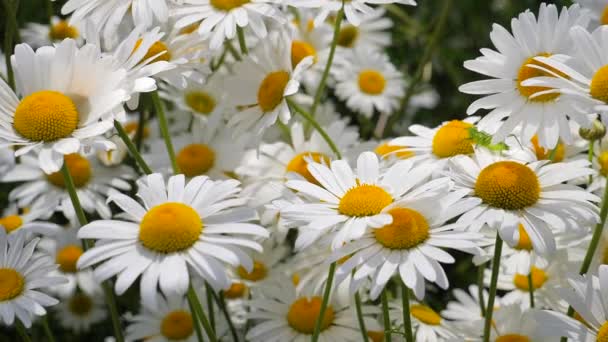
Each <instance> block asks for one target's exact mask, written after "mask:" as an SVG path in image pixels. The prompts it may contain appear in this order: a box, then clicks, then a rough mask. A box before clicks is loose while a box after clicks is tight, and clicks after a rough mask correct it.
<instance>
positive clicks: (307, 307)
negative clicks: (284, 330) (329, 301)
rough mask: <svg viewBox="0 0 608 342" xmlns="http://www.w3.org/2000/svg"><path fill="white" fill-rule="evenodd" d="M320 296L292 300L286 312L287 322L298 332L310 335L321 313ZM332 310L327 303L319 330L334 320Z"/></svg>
mask: <svg viewBox="0 0 608 342" xmlns="http://www.w3.org/2000/svg"><path fill="white" fill-rule="evenodd" d="M321 302H322V299H321V297H318V296H315V297H312V298H310V299H308V298H300V299H298V300H296V301H295V302H293V303H292V304H291V306H290V307H289V311H288V312H287V322H288V323H289V326H290V327H292V328H293V329H294V330H296V331H297V332H299V333H302V334H307V335H312V333H313V332H314V329H315V324H316V322H317V318H318V317H319V314H320V313H321ZM334 317H335V315H334V310H333V308H332V306H331V305H328V306H327V308H326V309H325V313H324V314H323V318H322V319H321V331H323V330H325V329H327V328H329V327H330V326H331V325H332V323H333V322H334Z"/></svg>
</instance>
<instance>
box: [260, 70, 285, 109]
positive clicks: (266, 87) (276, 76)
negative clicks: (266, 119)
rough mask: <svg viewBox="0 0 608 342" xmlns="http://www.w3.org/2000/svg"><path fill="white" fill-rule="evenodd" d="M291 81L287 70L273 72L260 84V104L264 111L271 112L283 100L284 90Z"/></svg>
mask: <svg viewBox="0 0 608 342" xmlns="http://www.w3.org/2000/svg"><path fill="white" fill-rule="evenodd" d="M287 82H289V73H288V72H287V71H282V70H281V71H275V72H271V73H269V74H268V75H266V77H265V78H264V80H262V83H261V84H260V88H259V89H258V105H259V106H260V108H262V110H263V111H264V112H270V111H272V110H273V109H275V108H276V106H278V105H279V104H280V103H281V100H283V92H284V91H285V87H286V86H287Z"/></svg>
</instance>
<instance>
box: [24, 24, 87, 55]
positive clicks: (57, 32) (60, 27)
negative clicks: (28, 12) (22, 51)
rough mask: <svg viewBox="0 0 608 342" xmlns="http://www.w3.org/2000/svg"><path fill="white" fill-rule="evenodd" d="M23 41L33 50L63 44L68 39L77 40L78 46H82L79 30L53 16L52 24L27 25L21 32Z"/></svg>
mask: <svg viewBox="0 0 608 342" xmlns="http://www.w3.org/2000/svg"><path fill="white" fill-rule="evenodd" d="M20 33H21V39H22V40H23V42H24V43H27V44H28V45H29V46H31V47H32V48H33V49H37V48H39V47H42V46H47V45H53V44H55V43H61V41H63V40H64V39H66V38H72V39H75V40H76V41H77V42H78V45H82V41H83V40H82V37H81V36H80V32H79V30H78V28H76V27H74V26H71V25H70V24H68V21H67V20H63V19H61V18H59V17H55V16H53V17H52V18H51V24H50V25H48V24H39V23H27V24H26V25H25V28H23V29H21V30H20Z"/></svg>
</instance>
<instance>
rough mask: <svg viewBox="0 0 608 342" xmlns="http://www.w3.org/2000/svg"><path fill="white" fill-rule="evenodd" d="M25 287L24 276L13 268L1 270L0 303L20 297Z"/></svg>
mask: <svg viewBox="0 0 608 342" xmlns="http://www.w3.org/2000/svg"><path fill="white" fill-rule="evenodd" d="M24 286H25V279H24V278H23V276H22V275H21V274H20V273H19V272H17V271H15V270H14V269H12V268H0V302H3V301H7V300H11V299H13V298H15V297H17V296H19V295H20V294H21V293H22V292H23V290H24Z"/></svg>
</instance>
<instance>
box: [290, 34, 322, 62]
mask: <svg viewBox="0 0 608 342" xmlns="http://www.w3.org/2000/svg"><path fill="white" fill-rule="evenodd" d="M308 56H313V60H314V61H315V62H316V60H317V51H316V50H315V48H314V46H312V45H310V44H309V43H307V42H305V41H302V40H294V41H293V42H291V66H292V67H294V68H295V67H296V65H298V64H299V63H300V62H301V61H302V60H303V59H304V58H306V57H308Z"/></svg>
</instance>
